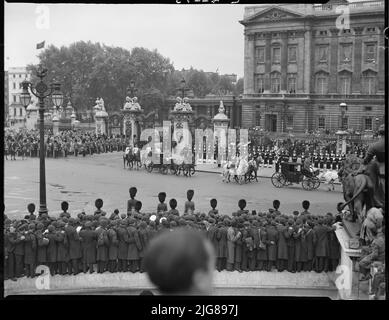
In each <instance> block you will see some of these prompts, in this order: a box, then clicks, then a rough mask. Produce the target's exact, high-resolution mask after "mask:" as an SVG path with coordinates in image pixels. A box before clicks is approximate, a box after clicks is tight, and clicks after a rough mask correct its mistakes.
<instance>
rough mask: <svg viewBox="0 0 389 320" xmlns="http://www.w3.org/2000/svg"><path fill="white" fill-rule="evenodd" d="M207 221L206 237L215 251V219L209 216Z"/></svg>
mask: <svg viewBox="0 0 389 320" xmlns="http://www.w3.org/2000/svg"><path fill="white" fill-rule="evenodd" d="M208 222H209V226H208V230H207V239H208V240H209V241H210V242H211V244H212V246H213V248H214V250H215V252H217V251H216V250H217V247H218V240H217V238H216V233H217V226H216V219H214V218H210V219H209V220H208ZM179 223H180V222H179Z"/></svg>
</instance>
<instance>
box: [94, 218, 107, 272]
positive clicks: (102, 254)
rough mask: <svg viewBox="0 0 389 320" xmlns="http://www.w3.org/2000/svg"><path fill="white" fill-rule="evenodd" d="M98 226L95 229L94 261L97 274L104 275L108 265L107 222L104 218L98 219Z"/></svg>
mask: <svg viewBox="0 0 389 320" xmlns="http://www.w3.org/2000/svg"><path fill="white" fill-rule="evenodd" d="M99 224H100V226H99V227H98V228H96V233H97V251H96V261H97V272H98V273H104V272H105V271H106V269H107V263H108V245H109V240H108V234H107V226H108V220H107V219H106V218H103V217H102V218H100V220H99Z"/></svg>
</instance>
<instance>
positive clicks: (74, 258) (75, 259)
mask: <svg viewBox="0 0 389 320" xmlns="http://www.w3.org/2000/svg"><path fill="white" fill-rule="evenodd" d="M65 233H66V237H67V240H68V243H69V260H70V263H69V265H68V267H69V274H72V273H73V274H74V275H77V274H78V273H79V272H80V271H79V264H80V260H81V257H82V251H81V239H80V236H79V234H78V232H77V230H76V219H74V218H70V219H69V223H68V226H67V227H65Z"/></svg>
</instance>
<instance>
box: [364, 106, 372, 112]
mask: <svg viewBox="0 0 389 320" xmlns="http://www.w3.org/2000/svg"><path fill="white" fill-rule="evenodd" d="M372 110H373V108H372V107H365V111H372Z"/></svg>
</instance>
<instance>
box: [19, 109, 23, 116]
mask: <svg viewBox="0 0 389 320" xmlns="http://www.w3.org/2000/svg"><path fill="white" fill-rule="evenodd" d="M22 115H23V109H22V108H19V116H22Z"/></svg>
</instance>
